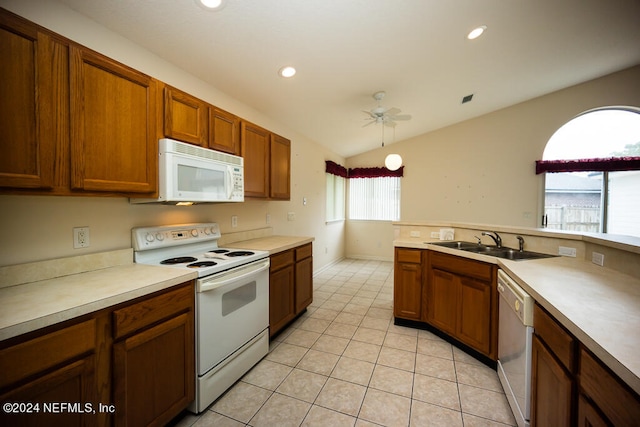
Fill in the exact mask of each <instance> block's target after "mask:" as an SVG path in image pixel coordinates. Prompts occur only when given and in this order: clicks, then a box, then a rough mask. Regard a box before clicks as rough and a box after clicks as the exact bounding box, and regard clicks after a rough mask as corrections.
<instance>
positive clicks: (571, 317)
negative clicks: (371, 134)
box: [394, 238, 640, 393]
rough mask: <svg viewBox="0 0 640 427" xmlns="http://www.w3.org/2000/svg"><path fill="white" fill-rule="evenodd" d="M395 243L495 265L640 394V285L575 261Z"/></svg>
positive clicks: (407, 241)
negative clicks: (514, 258)
mask: <svg viewBox="0 0 640 427" xmlns="http://www.w3.org/2000/svg"><path fill="white" fill-rule="evenodd" d="M430 242H432V243H435V242H437V240H430V241H417V239H411V238H407V239H402V238H401V239H397V240H395V241H394V246H396V247H409V248H418V249H428V250H434V251H438V252H444V253H448V254H451V255H456V256H462V257H466V258H471V259H475V260H478V261H483V262H488V263H493V264H497V265H498V267H499V268H501V269H503V270H505V272H507V273H508V274H509V276H510V277H512V278H513V279H514V280H515V281H516V282H517V283H518V284H519V285H520V286H521V287H522V288H523V289H524V290H525V291H527V292H528V293H529V294H530V295H531V296H532V297H533V298H534V299H535V300H536V302H538V303H539V304H540V305H541V306H542V307H544V308H545V309H546V310H547V311H549V312H550V313H551V314H552V315H553V316H554V317H555V318H556V319H557V320H558V321H559V322H560V323H561V324H562V325H563V326H564V327H565V328H567V330H569V331H570V332H571V333H572V334H573V335H574V336H575V337H576V338H577V339H578V340H579V341H581V342H582V343H583V344H584V345H585V347H587V348H588V349H589V350H590V351H592V352H593V353H594V354H595V355H596V356H597V357H598V358H600V360H602V362H603V363H604V364H606V365H607V366H608V367H609V368H610V369H611V370H612V371H613V372H615V373H616V374H617V375H618V376H619V377H620V378H621V379H622V380H623V381H625V382H626V383H627V384H628V385H629V386H630V387H631V388H632V389H633V390H635V391H636V392H638V393H640V358H639V357H638V354H640V334H638V330H639V329H640V279H638V278H636V277H634V276H632V275H628V274H624V273H621V272H618V271H616V270H613V269H610V268H606V267H600V266H598V265H595V264H593V263H591V262H589V261H585V260H583V259H577V258H568V257H554V258H545V259H537V260H524V261H511V260H505V259H500V258H496V257H492V256H487V255H480V254H475V253H470V252H466V251H461V250H457V249H451V248H445V247H442V246H437V245H432V244H430Z"/></svg>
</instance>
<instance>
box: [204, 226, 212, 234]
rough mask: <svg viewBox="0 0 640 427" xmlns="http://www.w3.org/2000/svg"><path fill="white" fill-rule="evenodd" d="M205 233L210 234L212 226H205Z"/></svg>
mask: <svg viewBox="0 0 640 427" xmlns="http://www.w3.org/2000/svg"><path fill="white" fill-rule="evenodd" d="M204 234H206V235H207V236H208V235H209V234H211V229H210V228H207V227H205V228H204Z"/></svg>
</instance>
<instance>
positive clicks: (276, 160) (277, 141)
mask: <svg viewBox="0 0 640 427" xmlns="http://www.w3.org/2000/svg"><path fill="white" fill-rule="evenodd" d="M270 149H271V163H270V181H269V197H271V198H272V199H283V200H289V199H290V198H291V187H290V180H291V141H289V140H288V139H286V138H283V137H281V136H280V135H275V134H272V135H271V147H270Z"/></svg>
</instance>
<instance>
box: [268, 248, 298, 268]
mask: <svg viewBox="0 0 640 427" xmlns="http://www.w3.org/2000/svg"><path fill="white" fill-rule="evenodd" d="M293 258H294V251H293V249H290V250H288V251H284V252H280V253H278V254H275V255H271V271H277V270H280V269H281V268H284V267H286V266H288V265H291V264H293Z"/></svg>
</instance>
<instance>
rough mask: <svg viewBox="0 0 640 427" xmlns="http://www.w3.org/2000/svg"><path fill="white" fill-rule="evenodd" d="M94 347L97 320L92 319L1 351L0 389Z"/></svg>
mask: <svg viewBox="0 0 640 427" xmlns="http://www.w3.org/2000/svg"><path fill="white" fill-rule="evenodd" d="M95 346H96V321H95V319H90V320H87V321H85V322H82V323H78V324H77V325H73V326H69V327H67V328H64V329H60V330H58V331H54V332H51V333H49V334H46V335H43V336H41V337H37V338H34V339H32V340H29V341H26V342H23V343H20V344H17V345H14V346H12V347H8V348H5V349H3V350H1V351H0V366H2V367H3V369H2V370H1V371H0V387H4V386H6V385H9V384H12V383H14V382H16V381H19V380H21V379H23V378H26V377H28V376H30V375H33V374H37V373H38V372H41V371H44V370H45V369H48V368H51V367H53V366H56V365H58V364H60V363H63V362H66V361H68V360H71V359H73V358H75V357H77V356H80V355H82V354H84V353H88V352H90V351H92V350H93V349H94V348H95ZM5 367H10V369H5Z"/></svg>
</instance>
